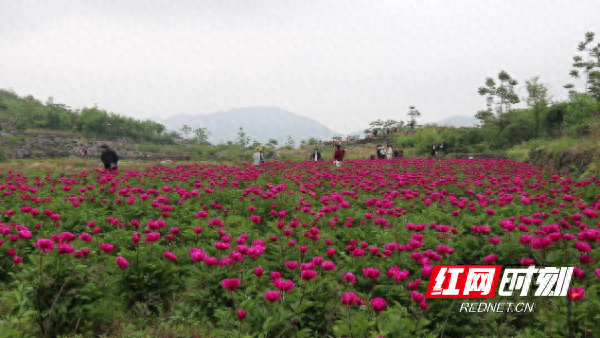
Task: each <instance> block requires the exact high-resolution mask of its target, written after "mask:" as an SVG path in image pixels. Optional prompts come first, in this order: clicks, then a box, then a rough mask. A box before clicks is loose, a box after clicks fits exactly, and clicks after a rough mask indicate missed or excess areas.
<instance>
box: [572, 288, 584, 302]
mask: <svg viewBox="0 0 600 338" xmlns="http://www.w3.org/2000/svg"><path fill="white" fill-rule="evenodd" d="M568 295H569V299H570V300H572V301H574V302H578V301H580V300H581V298H583V296H584V295H585V289H582V288H570V289H569V293H568Z"/></svg>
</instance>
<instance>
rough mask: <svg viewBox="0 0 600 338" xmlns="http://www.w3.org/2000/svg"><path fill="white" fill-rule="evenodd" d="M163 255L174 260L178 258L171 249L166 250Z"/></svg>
mask: <svg viewBox="0 0 600 338" xmlns="http://www.w3.org/2000/svg"><path fill="white" fill-rule="evenodd" d="M163 257H165V258H166V259H168V260H170V261H173V262H174V261H176V260H177V256H176V255H175V254H174V253H172V252H170V251H165V252H164V253H163Z"/></svg>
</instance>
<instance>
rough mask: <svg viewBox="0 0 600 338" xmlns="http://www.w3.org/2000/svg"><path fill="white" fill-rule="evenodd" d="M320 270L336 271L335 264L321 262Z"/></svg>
mask: <svg viewBox="0 0 600 338" xmlns="http://www.w3.org/2000/svg"><path fill="white" fill-rule="evenodd" d="M321 268H322V269H323V270H335V269H336V266H335V263H333V262H330V261H326V262H323V263H322V264H321Z"/></svg>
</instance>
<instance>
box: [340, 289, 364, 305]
mask: <svg viewBox="0 0 600 338" xmlns="http://www.w3.org/2000/svg"><path fill="white" fill-rule="evenodd" d="M341 302H342V304H344V305H348V306H351V305H354V304H356V303H358V302H360V297H358V295H357V294H356V293H354V292H345V293H344V294H343V295H342V299H341Z"/></svg>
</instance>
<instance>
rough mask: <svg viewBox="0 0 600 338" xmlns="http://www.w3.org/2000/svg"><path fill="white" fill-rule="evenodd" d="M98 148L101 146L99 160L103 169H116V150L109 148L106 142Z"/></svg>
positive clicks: (117, 158)
mask: <svg viewBox="0 0 600 338" xmlns="http://www.w3.org/2000/svg"><path fill="white" fill-rule="evenodd" d="M100 148H102V154H101V155H100V161H102V163H103V164H104V170H108V171H114V170H117V164H118V163H119V155H117V152H116V151H114V150H112V149H110V148H109V147H108V145H106V144H103V145H102V146H101V147H100Z"/></svg>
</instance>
